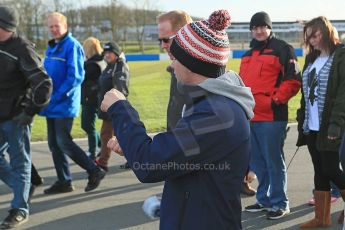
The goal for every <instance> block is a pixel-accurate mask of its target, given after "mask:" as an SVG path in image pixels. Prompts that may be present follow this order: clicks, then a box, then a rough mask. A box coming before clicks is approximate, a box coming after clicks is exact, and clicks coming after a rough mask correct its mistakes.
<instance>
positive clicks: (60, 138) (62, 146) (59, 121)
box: [47, 118, 98, 184]
mask: <svg viewBox="0 0 345 230" xmlns="http://www.w3.org/2000/svg"><path fill="white" fill-rule="evenodd" d="M72 125H73V118H47V127H48V145H49V149H50V151H51V152H52V155H53V161H54V166H55V170H56V174H57V177H58V181H59V182H60V183H61V184H64V183H70V182H71V181H72V175H71V172H70V169H69V164H68V160H67V157H66V155H65V154H67V155H68V156H69V157H70V158H71V159H72V160H73V161H74V162H75V163H76V164H78V165H79V166H80V167H81V168H83V169H85V170H86V171H87V172H88V173H89V174H91V173H94V172H96V171H98V167H97V166H96V164H95V163H94V162H93V161H92V160H91V159H90V158H89V157H88V156H87V155H86V153H85V152H84V151H83V150H82V149H81V148H80V147H79V146H78V145H77V144H76V143H74V141H73V139H72V136H71V130H72Z"/></svg>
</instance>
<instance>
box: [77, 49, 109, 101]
mask: <svg viewBox="0 0 345 230" xmlns="http://www.w3.org/2000/svg"><path fill="white" fill-rule="evenodd" d="M106 65H107V63H106V62H105V61H104V60H103V56H101V55H98V54H96V55H94V56H92V57H91V58H89V59H88V60H86V62H85V63H84V69H85V79H84V81H83V84H82V85H81V104H82V105H89V106H94V107H98V104H99V103H98V91H99V86H98V80H99V77H100V76H101V73H102V72H103V70H104V69H105V67H106Z"/></svg>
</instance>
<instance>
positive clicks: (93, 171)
mask: <svg viewBox="0 0 345 230" xmlns="http://www.w3.org/2000/svg"><path fill="white" fill-rule="evenodd" d="M48 29H49V32H50V34H51V36H52V37H53V39H52V40H50V41H49V43H48V48H47V50H46V54H45V59H44V67H45V69H46V70H47V72H48V75H49V76H50V77H51V78H52V80H53V93H52V97H51V100H50V103H49V105H48V106H47V107H46V108H45V109H44V110H43V111H42V112H41V113H40V115H42V116H45V117H46V118H47V127H48V145H49V149H50V151H51V152H52V155H53V161H54V166H55V169H56V173H57V177H58V180H57V181H56V182H55V183H54V184H53V185H52V186H51V187H50V188H48V189H46V190H44V193H45V194H55V193H63V192H71V191H73V190H74V187H73V185H72V176H71V172H70V169H69V165H68V161H67V157H66V155H68V156H69V157H70V158H71V159H72V160H73V161H74V162H75V163H77V164H78V165H79V166H80V167H82V168H83V169H85V170H86V171H87V172H88V174H89V177H88V184H87V186H86V187H85V192H88V191H91V190H94V189H95V188H97V187H98V185H99V184H100V181H101V180H102V179H103V178H104V176H105V172H104V171H103V170H102V169H101V168H100V167H98V166H97V165H96V164H95V162H94V161H93V160H91V159H90V158H89V157H88V156H87V155H86V153H85V152H84V151H83V150H82V149H81V148H80V147H79V146H78V145H77V144H76V143H75V142H73V140H72V137H71V129H72V125H73V119H74V117H76V116H77V115H78V113H79V108H80V97H81V83H82V81H83V79H84V52H83V49H82V46H81V45H80V43H79V42H78V41H77V40H76V39H75V38H73V37H72V35H71V33H69V32H68V30H67V19H66V17H65V16H64V15H63V14H61V13H58V12H54V13H51V14H49V15H48ZM65 154H66V155H65Z"/></svg>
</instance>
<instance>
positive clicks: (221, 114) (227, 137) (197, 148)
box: [108, 90, 250, 230]
mask: <svg viewBox="0 0 345 230" xmlns="http://www.w3.org/2000/svg"><path fill="white" fill-rule="evenodd" d="M200 92H202V93H201V94H200ZM195 95H197V96H196V97H193V98H191V99H190V100H189V102H188V104H187V105H186V110H185V113H184V115H183V117H182V119H181V120H180V121H179V122H178V123H177V125H176V128H174V129H172V131H171V132H165V133H160V134H157V135H156V136H155V137H154V138H153V139H151V138H150V137H149V136H148V135H147V134H146V130H145V127H144V125H143V124H142V122H140V120H139V115H138V113H137V112H136V111H135V109H134V108H133V107H132V106H131V105H130V104H129V102H128V101H118V102H116V103H114V104H113V105H112V106H111V107H110V108H109V110H108V114H109V115H110V116H111V117H112V121H113V127H114V131H115V135H116V137H117V138H118V140H119V143H120V146H121V148H122V150H123V152H124V155H125V157H126V159H127V161H128V163H129V165H130V167H131V168H132V170H133V171H134V173H135V175H136V176H137V178H138V179H139V180H140V181H141V182H144V183H154V182H159V181H165V186H164V191H163V196H162V203H161V211H160V215H161V222H160V229H186V230H187V229H188V230H190V229H217V230H218V229H224V230H225V229H226V230H229V229H241V228H242V227H241V200H240V188H241V184H242V181H243V178H244V175H245V172H246V169H247V166H248V161H249V136H250V134H249V121H248V120H247V117H246V114H245V112H244V110H243V109H242V107H241V106H240V105H239V104H238V103H237V102H235V101H234V100H232V99H230V98H227V97H225V96H221V95H216V94H212V93H209V92H206V91H203V90H199V92H198V93H196V94H195ZM186 101H188V100H186Z"/></svg>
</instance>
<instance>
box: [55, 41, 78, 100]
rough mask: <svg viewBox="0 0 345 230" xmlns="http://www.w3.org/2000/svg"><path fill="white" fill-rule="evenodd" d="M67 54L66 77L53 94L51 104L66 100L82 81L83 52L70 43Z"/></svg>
mask: <svg viewBox="0 0 345 230" xmlns="http://www.w3.org/2000/svg"><path fill="white" fill-rule="evenodd" d="M67 54H68V55H67V57H66V59H67V76H66V78H65V80H64V82H63V83H62V85H61V86H60V87H59V89H58V90H56V91H55V92H53V96H52V102H51V104H56V103H58V102H60V101H63V100H65V99H66V98H68V97H69V95H70V93H71V92H72V91H73V90H75V88H76V87H78V86H80V85H81V83H82V82H83V80H84V74H85V72H84V52H83V50H82V48H81V46H80V45H78V44H75V43H71V44H70V47H69V48H68V51H67Z"/></svg>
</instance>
